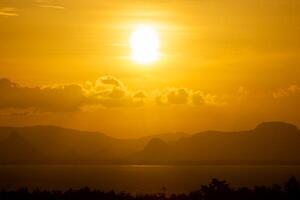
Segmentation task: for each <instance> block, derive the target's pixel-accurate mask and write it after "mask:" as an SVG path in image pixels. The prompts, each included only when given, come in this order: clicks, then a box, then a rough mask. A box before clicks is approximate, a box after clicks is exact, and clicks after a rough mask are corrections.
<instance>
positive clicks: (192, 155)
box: [133, 122, 300, 164]
mask: <svg viewBox="0 0 300 200" xmlns="http://www.w3.org/2000/svg"><path fill="white" fill-rule="evenodd" d="M149 155H151V156H149ZM133 159H135V160H137V162H146V163H153V164H161V163H168V164H172V163H173V164H180V163H199V164H202V163H203V164H298V163H300V131H299V129H298V128H297V127H296V126H294V125H291V124H287V123H283V122H266V123H261V124H259V125H258V126H257V127H256V128H255V129H253V130H248V131H239V132H220V131H205V132H201V133H197V134H194V135H192V136H190V137H186V138H182V139H180V140H178V141H174V142H169V143H168V144H165V146H164V147H163V150H162V147H159V148H148V147H146V148H145V149H144V150H143V151H141V152H139V153H137V154H135V155H134V158H133Z"/></svg>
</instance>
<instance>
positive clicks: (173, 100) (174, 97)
mask: <svg viewBox="0 0 300 200" xmlns="http://www.w3.org/2000/svg"><path fill="white" fill-rule="evenodd" d="M167 100H168V103H170V104H187V103H188V100H189V92H188V90H187V89H184V88H179V89H172V90H170V91H169V92H168V94H167Z"/></svg>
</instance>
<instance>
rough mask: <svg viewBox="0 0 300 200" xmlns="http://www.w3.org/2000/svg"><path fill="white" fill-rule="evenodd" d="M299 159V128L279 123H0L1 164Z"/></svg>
mask: <svg viewBox="0 0 300 200" xmlns="http://www.w3.org/2000/svg"><path fill="white" fill-rule="evenodd" d="M186 163H188V164H191V163H195V164H300V131H299V129H298V128H297V127H296V126H294V125H292V124H288V123H284V122H264V123H261V124H259V125H258V126H257V127H256V128H254V129H253V130H246V131H237V132H221V131H204V132H200V133H196V134H193V135H187V134H183V133H179V134H178V133H174V135H172V134H159V135H154V136H149V137H142V138H138V139H116V138H113V137H109V136H107V135H105V134H102V133H98V132H88V131H78V130H73V129H66V128H60V127H55V126H34V127H19V128H17V127H0V164H186Z"/></svg>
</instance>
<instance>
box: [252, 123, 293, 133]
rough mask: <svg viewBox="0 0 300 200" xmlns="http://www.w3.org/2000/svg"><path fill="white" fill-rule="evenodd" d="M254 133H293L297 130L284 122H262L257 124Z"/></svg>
mask: <svg viewBox="0 0 300 200" xmlns="http://www.w3.org/2000/svg"><path fill="white" fill-rule="evenodd" d="M255 130H256V131H259V132H266V133H269V132H295V131H298V128H297V127H296V126H295V125H293V124H289V123H286V122H276V121H274V122H263V123H261V124H259V125H258V126H257V127H256V128H255Z"/></svg>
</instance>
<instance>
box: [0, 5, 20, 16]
mask: <svg viewBox="0 0 300 200" xmlns="http://www.w3.org/2000/svg"><path fill="white" fill-rule="evenodd" d="M0 16H6V17H16V16H19V14H18V13H17V9H16V8H13V7H4V8H0Z"/></svg>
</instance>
